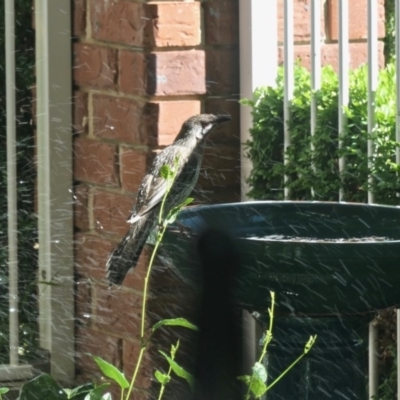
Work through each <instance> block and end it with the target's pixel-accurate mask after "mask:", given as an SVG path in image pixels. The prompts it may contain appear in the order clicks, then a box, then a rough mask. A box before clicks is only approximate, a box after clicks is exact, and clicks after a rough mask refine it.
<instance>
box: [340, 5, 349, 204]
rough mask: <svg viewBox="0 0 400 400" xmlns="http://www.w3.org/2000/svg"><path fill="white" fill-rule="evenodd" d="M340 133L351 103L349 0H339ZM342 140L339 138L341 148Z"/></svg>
mask: <svg viewBox="0 0 400 400" xmlns="http://www.w3.org/2000/svg"><path fill="white" fill-rule="evenodd" d="M338 4H339V5H338V7H339V10H338V14H339V135H341V134H342V133H343V132H345V130H346V127H347V118H346V114H345V111H344V107H345V106H347V105H348V104H349V2H348V0H339V3H338ZM341 146H342V141H341V140H339V148H340V147H341ZM344 166H345V159H344V157H340V158H339V173H342V172H343V170H344ZM339 200H340V201H341V200H343V189H340V191H339Z"/></svg>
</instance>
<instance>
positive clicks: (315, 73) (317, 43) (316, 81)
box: [311, 0, 321, 197]
mask: <svg viewBox="0 0 400 400" xmlns="http://www.w3.org/2000/svg"><path fill="white" fill-rule="evenodd" d="M320 88H321V0H312V2H311V90H312V94H311V152H312V153H313V152H314V145H313V142H312V140H313V136H314V135H315V129H316V126H317V107H318V104H317V98H316V92H317V91H318V90H319V89H320ZM314 167H315V166H314V165H313V169H315V168H314ZM311 193H312V196H313V197H314V190H313V189H312V188H311Z"/></svg>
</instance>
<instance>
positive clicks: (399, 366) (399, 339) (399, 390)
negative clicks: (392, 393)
mask: <svg viewBox="0 0 400 400" xmlns="http://www.w3.org/2000/svg"><path fill="white" fill-rule="evenodd" d="M396 320H397V321H396V322H397V324H396V325H397V330H396V336H397V398H398V399H400V309H397V310H396Z"/></svg>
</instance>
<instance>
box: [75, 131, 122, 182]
mask: <svg viewBox="0 0 400 400" xmlns="http://www.w3.org/2000/svg"><path fill="white" fill-rule="evenodd" d="M115 151H116V147H115V146H114V145H111V144H108V143H102V142H98V141H95V140H91V139H87V138H85V137H77V138H76V139H75V140H74V155H75V157H74V177H75V179H77V180H79V181H84V182H92V183H98V184H102V185H113V186H116V185H117V183H118V178H117V173H116V167H115V155H116V152H115Z"/></svg>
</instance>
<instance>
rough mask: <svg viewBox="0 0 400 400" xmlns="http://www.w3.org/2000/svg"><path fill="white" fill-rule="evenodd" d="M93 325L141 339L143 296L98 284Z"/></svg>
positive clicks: (95, 294)
mask: <svg viewBox="0 0 400 400" xmlns="http://www.w3.org/2000/svg"><path fill="white" fill-rule="evenodd" d="M92 295H93V296H95V298H94V304H95V307H94V310H93V326H94V327H96V328H98V329H101V330H102V331H103V332H106V333H109V334H112V335H116V336H118V337H121V338H125V339H130V340H139V338H140V326H141V311H142V309H141V307H142V296H141V295H138V294H135V293H133V292H131V291H124V290H121V288H118V287H111V288H110V289H108V288H107V286H101V285H96V286H95V290H94V291H93V292H92Z"/></svg>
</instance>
